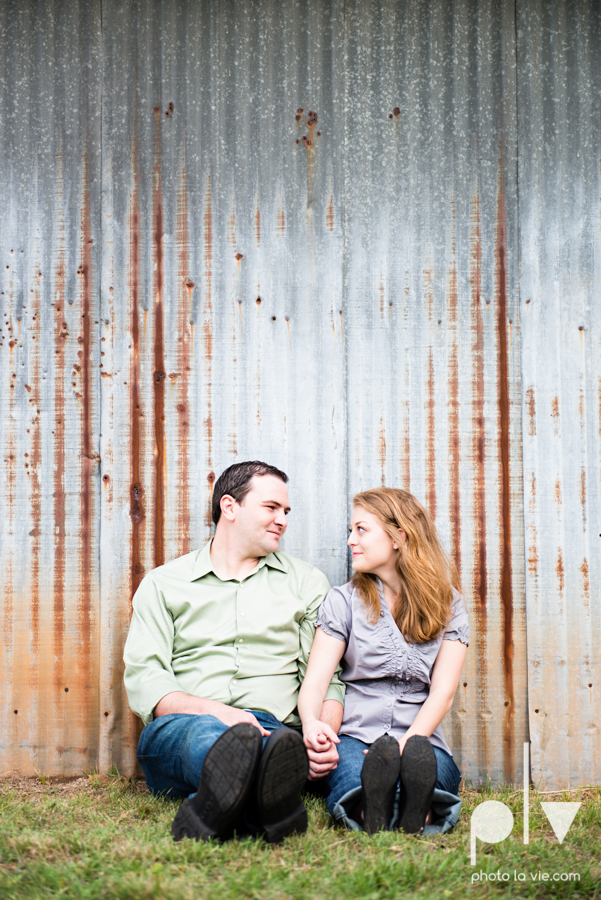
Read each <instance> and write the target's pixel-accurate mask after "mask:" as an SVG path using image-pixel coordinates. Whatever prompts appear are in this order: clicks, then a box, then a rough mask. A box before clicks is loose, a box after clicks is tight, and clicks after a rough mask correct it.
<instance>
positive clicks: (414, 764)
mask: <svg viewBox="0 0 601 900" xmlns="http://www.w3.org/2000/svg"><path fill="white" fill-rule="evenodd" d="M353 502H354V509H353V515H352V519H351V528H350V537H349V539H348V544H349V546H350V548H351V550H352V554H353V569H354V575H353V578H352V580H351V581H350V582H348V584H345V585H343V586H342V587H339V588H332V589H331V590H330V592H329V593H328V595H327V597H326V599H325V600H324V602H323V603H322V605H321V608H320V611H319V616H318V619H317V630H316V634H315V641H314V643H313V648H312V650H311V656H310V658H309V664H308V667H307V673H306V676H305V679H304V681H303V685H302V688H301V691H300V695H299V701H298V709H299V714H300V717H301V719H302V723H303V738H304V741H305V745H306V746H307V747H312V748H314V749H317V748H318V747H319V746H323V744H324V743H325V742H326V741H333V742H334V743H336V744H338V753H339V762H338V766H337V768H336V769H335V770H333V771H332V772H330V773H329V774H328V776H326V779H325V781H326V783H327V785H328V789H329V795H328V797H327V804H328V809H329V810H330V812H331V813H332V815H333V816H334V818H335V819H336V820H337V821H338V822H340V823H342V824H344V825H346V826H347V827H348V828H353V829H361V828H363V829H364V830H365V831H368V832H370V833H374V832H376V831H378V830H380V829H381V828H390V829H392V828H394V827H400V828H402V829H403V830H404V831H406V832H407V833H411V834H415V833H418V832H421V831H422V830H423V829H424V828H425V830H426V832H436V831H447V830H448V829H449V828H452V827H453V825H455V824H456V822H457V820H458V818H459V810H460V808H461V801H460V800H459V797H458V796H457V791H458V788H459V781H460V777H461V776H460V773H459V770H458V769H457V766H456V765H455V762H454V761H453V757H452V756H451V753H450V750H449V748H448V746H447V743H446V741H445V739H444V736H443V733H442V730H441V728H440V723H441V722H442V720H443V718H444V716H445V715H446V713H447V712H448V711H449V709H450V708H451V704H452V702H453V697H454V695H455V691H456V689H457V685H458V684H459V678H460V675H461V669H462V666H463V662H464V660H465V654H466V651H467V646H468V638H469V625H468V621H467V613H466V610H465V605H464V603H463V599H462V597H461V595H460V594H459V592H458V591H457V589H456V588H455V587H454V586H453V582H455V583H457V580H456V576H455V573H454V571H453V568H452V566H451V564H450V562H449V560H448V558H447V556H446V554H445V553H444V551H443V549H442V547H441V546H440V542H439V540H438V537H437V535H436V530H435V528H434V525H433V523H432V520H431V519H430V516H429V514H428V512H427V511H426V510H425V509H424V507H423V506H422V505H421V504H420V503H419V502H418V501H417V500H416V499H415V497H414V496H413V495H412V494H410V493H408V492H407V491H402V490H397V489H395V488H376V489H374V490H371V491H365V492H363V493H361V494H357V496H356V497H355V498H354V501H353ZM340 660H342V669H343V672H342V676H341V677H342V680H343V681H344V682H345V683H346V696H345V704H344V717H343V720H342V727H341V728H340V737H338V736H337V735H336V734H335V733H334V731H333V730H332V729H331V728H330V727H329V726H328V725H326V724H325V723H323V722H320V721H319V718H318V717H319V712H320V710H321V705H322V702H323V698H324V696H325V692H326V690H327V686H328V684H329V683H330V679H331V678H332V675H333V673H334V670H335V669H336V666H337V665H338V663H339V662H340ZM399 750H400V752H399ZM399 781H400V783H399Z"/></svg>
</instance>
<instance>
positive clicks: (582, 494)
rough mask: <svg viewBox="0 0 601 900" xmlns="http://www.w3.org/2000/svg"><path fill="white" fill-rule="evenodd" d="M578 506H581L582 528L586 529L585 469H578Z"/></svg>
mask: <svg viewBox="0 0 601 900" xmlns="http://www.w3.org/2000/svg"><path fill="white" fill-rule="evenodd" d="M580 506H581V507H582V530H583V531H586V469H585V468H584V467H582V468H581V469H580Z"/></svg>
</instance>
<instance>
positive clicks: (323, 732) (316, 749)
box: [303, 719, 340, 781]
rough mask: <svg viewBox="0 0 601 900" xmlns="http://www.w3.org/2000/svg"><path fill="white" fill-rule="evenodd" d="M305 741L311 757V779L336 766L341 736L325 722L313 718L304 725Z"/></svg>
mask: <svg viewBox="0 0 601 900" xmlns="http://www.w3.org/2000/svg"><path fill="white" fill-rule="evenodd" d="M303 741H304V743H305V747H306V748H307V756H308V758H309V781H316V780H317V779H318V778H323V776H324V775H327V773H328V772H331V771H332V769H335V768H336V764H337V763H338V750H337V749H336V744H339V743H340V738H339V737H338V735H337V734H336V732H335V731H334V730H333V729H332V728H330V726H329V725H327V724H326V723H325V722H320V721H319V719H313V721H312V722H308V723H307V724H306V725H304V726H303Z"/></svg>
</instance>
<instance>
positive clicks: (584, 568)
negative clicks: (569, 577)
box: [580, 559, 590, 612]
mask: <svg viewBox="0 0 601 900" xmlns="http://www.w3.org/2000/svg"><path fill="white" fill-rule="evenodd" d="M580 573H581V575H582V593H583V595H584V597H583V600H584V606H585V609H586V610H587V612H588V611H589V606H590V597H589V591H590V584H589V574H588V560H586V559H583V560H582V565H581V566H580Z"/></svg>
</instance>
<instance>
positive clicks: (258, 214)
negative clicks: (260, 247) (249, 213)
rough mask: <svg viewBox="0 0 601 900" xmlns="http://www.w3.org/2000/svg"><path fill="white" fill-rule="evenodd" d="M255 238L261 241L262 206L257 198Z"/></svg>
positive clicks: (258, 241)
mask: <svg viewBox="0 0 601 900" xmlns="http://www.w3.org/2000/svg"><path fill="white" fill-rule="evenodd" d="M255 238H256V240H257V244H260V243H261V207H260V206H259V200H258V198H257V206H256V209H255Z"/></svg>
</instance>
